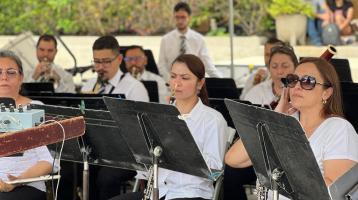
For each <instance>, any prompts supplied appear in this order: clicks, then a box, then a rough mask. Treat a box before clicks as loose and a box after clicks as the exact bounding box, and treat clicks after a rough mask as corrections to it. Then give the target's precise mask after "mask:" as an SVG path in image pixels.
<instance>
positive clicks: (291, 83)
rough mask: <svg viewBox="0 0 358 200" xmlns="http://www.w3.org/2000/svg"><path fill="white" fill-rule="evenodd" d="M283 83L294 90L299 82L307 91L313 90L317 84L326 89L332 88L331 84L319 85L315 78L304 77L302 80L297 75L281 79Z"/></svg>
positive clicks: (289, 75)
mask: <svg viewBox="0 0 358 200" xmlns="http://www.w3.org/2000/svg"><path fill="white" fill-rule="evenodd" d="M281 80H282V82H283V83H284V84H285V85H286V86H288V87H290V88H294V87H295V86H296V84H297V82H300V85H301V88H302V89H305V90H312V89H313V88H314V87H315V86H316V85H317V84H318V85H322V86H325V87H332V84H331V83H319V82H317V81H316V78H315V77H313V76H308V75H304V76H302V78H301V79H300V77H298V76H297V75H296V74H288V75H287V77H286V78H283V79H281Z"/></svg>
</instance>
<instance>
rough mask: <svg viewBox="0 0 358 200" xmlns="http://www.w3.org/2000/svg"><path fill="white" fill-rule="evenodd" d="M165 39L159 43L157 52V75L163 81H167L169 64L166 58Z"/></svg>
mask: <svg viewBox="0 0 358 200" xmlns="http://www.w3.org/2000/svg"><path fill="white" fill-rule="evenodd" d="M165 41H166V40H165V37H163V38H162V40H161V42H160V50H159V60H158V70H159V73H160V74H161V75H162V76H163V78H164V80H165V81H168V80H169V77H170V74H169V68H170V66H169V65H170V64H169V62H168V58H167V56H166V51H165V48H166V42H165Z"/></svg>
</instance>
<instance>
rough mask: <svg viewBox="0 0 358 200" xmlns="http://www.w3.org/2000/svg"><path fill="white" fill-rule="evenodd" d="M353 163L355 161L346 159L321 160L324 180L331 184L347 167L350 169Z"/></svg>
mask: <svg viewBox="0 0 358 200" xmlns="http://www.w3.org/2000/svg"><path fill="white" fill-rule="evenodd" d="M355 164H356V162H354V161H352V160H348V159H341V160H325V161H323V170H324V173H323V178H324V181H325V182H326V185H327V186H329V185H331V184H332V183H333V182H334V181H336V180H337V179H338V178H339V177H340V176H342V175H343V174H344V173H346V172H347V171H348V170H349V169H351V168H352V167H353V166H354V165H355Z"/></svg>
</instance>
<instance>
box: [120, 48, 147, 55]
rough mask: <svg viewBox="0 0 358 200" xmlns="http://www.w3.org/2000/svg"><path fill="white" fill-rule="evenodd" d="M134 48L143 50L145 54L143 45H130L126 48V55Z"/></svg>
mask: <svg viewBox="0 0 358 200" xmlns="http://www.w3.org/2000/svg"><path fill="white" fill-rule="evenodd" d="M133 49H139V50H140V51H141V52H143V53H144V54H145V52H144V49H143V47H142V46H139V45H131V46H129V47H127V48H126V51H125V52H124V56H125V55H126V54H127V51H129V50H133Z"/></svg>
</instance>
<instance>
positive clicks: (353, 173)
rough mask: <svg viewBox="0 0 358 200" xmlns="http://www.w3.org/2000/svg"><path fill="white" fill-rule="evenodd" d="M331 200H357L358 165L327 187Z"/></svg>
mask: <svg viewBox="0 0 358 200" xmlns="http://www.w3.org/2000/svg"><path fill="white" fill-rule="evenodd" d="M329 193H330V195H331V197H332V200H354V199H358V164H356V165H355V166H354V167H352V168H351V169H350V170H349V171H348V172H346V173H345V174H343V175H342V176H341V177H339V178H338V179H337V180H336V181H335V182H334V183H333V184H332V185H330V186H329Z"/></svg>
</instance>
